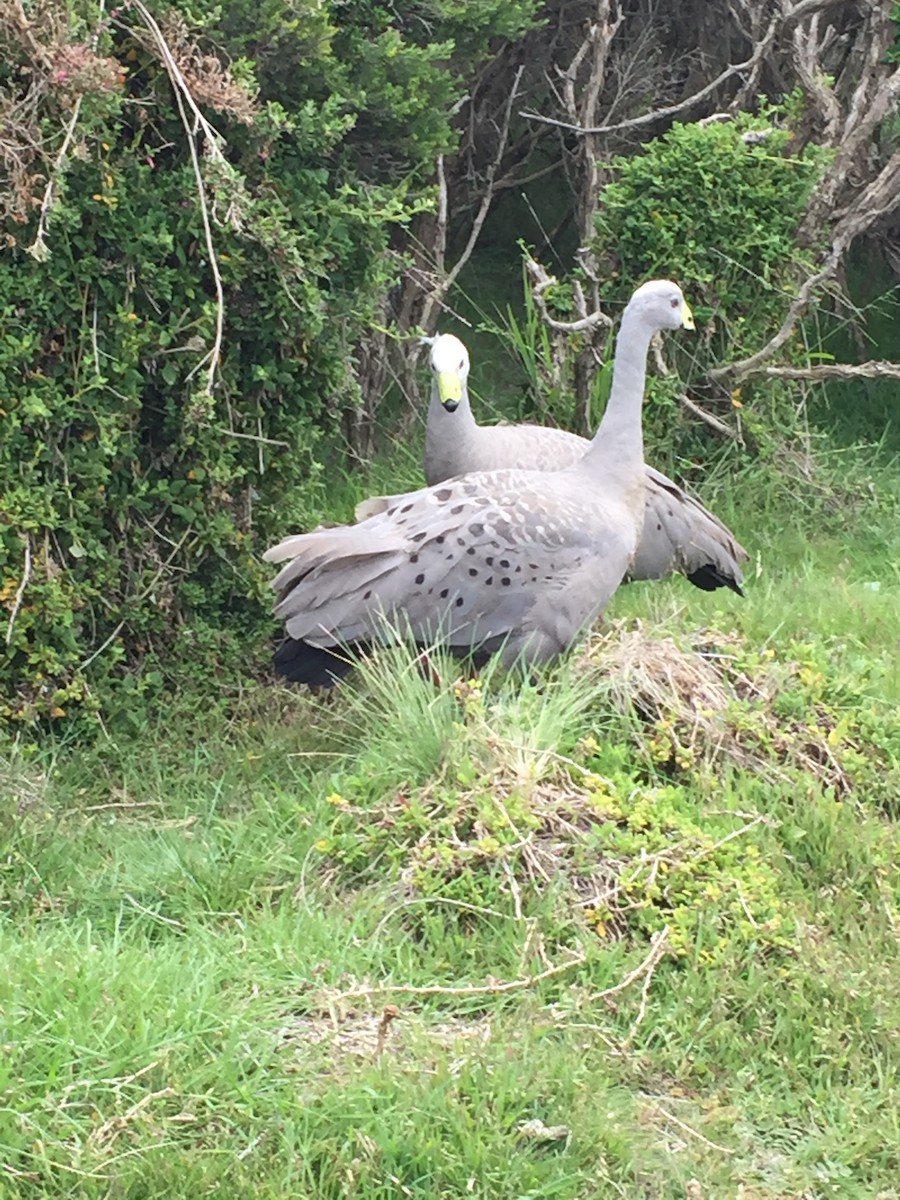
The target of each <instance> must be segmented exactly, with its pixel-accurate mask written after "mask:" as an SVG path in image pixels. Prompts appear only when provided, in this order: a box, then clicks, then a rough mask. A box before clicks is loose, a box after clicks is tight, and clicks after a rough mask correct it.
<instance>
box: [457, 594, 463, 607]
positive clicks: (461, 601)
mask: <svg viewBox="0 0 900 1200" xmlns="http://www.w3.org/2000/svg"><path fill="white" fill-rule="evenodd" d="M462 606H463V598H462V596H457V597H456V607H457V608H462Z"/></svg>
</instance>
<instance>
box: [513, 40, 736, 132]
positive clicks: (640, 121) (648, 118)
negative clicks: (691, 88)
mask: <svg viewBox="0 0 900 1200" xmlns="http://www.w3.org/2000/svg"><path fill="white" fill-rule="evenodd" d="M753 61H754V60H753V58H748V59H747V61H746V62H742V63H735V64H733V65H732V66H730V67H726V69H725V70H724V71H722V72H721V74H719V75H717V76H716V78H715V79H714V80H713V81H712V83H708V84H707V85H706V87H702V88H701V89H700V90H699V92H694V94H693V95H692V96H688V97H687V99H685V100H680V101H679V102H678V104H670V105H668V106H666V107H665V108H656V109H654V110H653V112H649V113H644V115H643V116H641V117H630V118H629V119H628V120H627V121H617V122H615V123H614V124H612V125H596V126H592V127H589V128H585V127H584V126H581V125H573V124H572V123H571V122H569V121H557V120H555V119H554V118H553V117H543V116H541V115H540V113H533V112H527V111H523V112H520V113H519V116H520V117H524V118H525V120H526V121H539V122H540V123H541V124H543V125H553V126H554V127H555V128H557V129H566V130H569V131H570V132H571V133H577V134H579V135H582V136H583V135H585V134H600V133H615V132H617V131H618V130H620V129H637V128H639V127H640V126H641V125H650V124H652V123H653V122H654V121H661V120H662V119H663V118H666V117H677V116H680V115H681V113H683V112H686V111H687V110H688V109H689V108H692V107H693V106H694V105H695V104H699V102H700V101H701V100H705V99H706V97H707V96H710V95H712V93H713V92H714V91H715V90H716V88H718V87H720V86H721V85H722V84H723V83H724V82H725V81H726V79H730V78H731V76H732V75H737V74H738V73H739V72H741V71H746V70H747V68H748V67H750V66H751V65H752V64H753Z"/></svg>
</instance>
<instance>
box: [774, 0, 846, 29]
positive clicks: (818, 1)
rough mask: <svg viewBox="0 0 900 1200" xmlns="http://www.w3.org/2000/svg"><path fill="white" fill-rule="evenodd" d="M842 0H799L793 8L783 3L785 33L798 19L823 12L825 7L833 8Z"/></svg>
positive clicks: (804, 18) (802, 19)
mask: <svg viewBox="0 0 900 1200" xmlns="http://www.w3.org/2000/svg"><path fill="white" fill-rule="evenodd" d="M842 2H843V0H800V3H799V4H795V5H794V7H793V8H789V7H788V5H787V4H785V6H784V7H785V9H786V10H787V11H786V14H785V18H784V25H783V26H782V28H783V29H784V31H785V33H788V32H790V30H791V28H792V27H793V26H794V25H796V24H797V23H798V21H805V20H806V18H807V17H811V16H812V15H813V13H819V12H823V11H824V10H825V9H826V8H834V7H835V6H836V5H837V4H841V3H842Z"/></svg>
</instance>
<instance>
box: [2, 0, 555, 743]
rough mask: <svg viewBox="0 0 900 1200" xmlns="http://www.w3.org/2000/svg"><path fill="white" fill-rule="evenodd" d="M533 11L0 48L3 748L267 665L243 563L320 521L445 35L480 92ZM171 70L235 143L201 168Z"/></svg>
mask: <svg viewBox="0 0 900 1200" xmlns="http://www.w3.org/2000/svg"><path fill="white" fill-rule="evenodd" d="M533 9H534V5H533V3H528V2H527V0H522V2H520V3H517V4H514V5H512V6H508V5H507V6H504V7H503V8H502V9H501V7H500V6H499V5H494V6H488V7H487V8H485V7H484V6H482V5H481V4H477V3H473V0H453V2H452V3H447V4H444V5H439V6H438V7H437V9H435V10H434V11H431V10H429V21H428V22H424V21H422V20H419V19H418V18H417V17H416V14H409V13H407V14H405V15H404V16H403V17H401V16H398V15H397V14H396V13H395V12H394V11H393V10H388V9H387V8H385V7H383V6H380V5H377V4H369V3H359V4H334V5H326V6H321V5H314V4H309V5H301V8H300V9H297V8H296V7H295V8H294V9H292V10H291V13H290V15H289V16H286V14H285V10H284V9H283V6H279V5H275V4H271V3H267V4H263V5H262V6H260V5H257V4H255V3H253V4H251V3H247V2H244V3H237V4H231V5H228V6H227V7H226V9H225V10H224V11H223V10H219V9H218V8H216V7H214V6H213V7H211V8H210V9H209V11H208V12H204V13H199V12H197V11H196V10H195V9H194V8H193V7H192V8H191V10H190V13H191V16H190V21H191V25H192V26H193V27H195V28H196V27H198V26H200V25H202V26H203V27H204V28H205V30H206V34H205V35H203V36H200V35H197V34H194V33H192V32H191V29H190V28H189V26H188V23H187V17H186V16H185V17H182V16H181V15H180V14H179V12H178V11H177V10H176V9H172V10H169V11H168V12H166V13H165V14H164V15H160V14H159V13H157V19H158V20H159V29H160V30H161V37H162V42H161V41H160V38H159V37H156V36H155V35H154V29H153V20H152V18H150V17H149V14H148V13H147V10H145V9H144V8H143V6H142V5H140V4H135V5H133V6H132V5H127V4H126V5H125V6H124V7H122V8H119V9H116V10H114V11H113V12H112V14H111V15H110V17H109V18H104V17H103V16H102V13H101V12H100V10H97V9H94V8H92V7H91V6H90V5H81V6H80V7H79V6H75V8H74V9H70V8H67V7H65V6H62V5H58V4H56V3H55V2H54V3H50V4H49V5H48V6H46V7H45V9H44V10H42V13H41V19H40V21H38V20H37V19H36V18H35V19H34V20H33V22H32V24H31V25H30V26H23V27H19V26H17V25H16V24H15V23H13V24H9V25H7V26H6V27H5V28H4V30H3V32H2V33H0V41H2V50H3V54H2V60H3V62H4V64H5V65H4V66H3V67H2V68H0V74H2V77H0V88H2V93H0V105H2V115H3V116H4V118H6V119H7V128H8V130H9V131H10V132H11V134H12V135H13V141H12V142H11V143H10V144H9V145H6V144H4V147H3V148H2V153H3V154H4V156H5V159H6V166H8V167H9V168H10V170H9V172H8V181H7V184H6V185H5V187H4V189H3V197H2V205H0V219H3V220H4V231H3V232H4V237H5V243H6V254H5V256H4V258H3V260H2V261H0V313H2V329H0V422H2V425H0V496H2V499H0V605H2V609H0V611H2V614H3V616H4V622H3V624H4V630H3V632H4V633H5V634H6V635H7V643H8V653H7V654H6V655H5V656H4V659H3V663H2V666H0V690H2V695H3V697H4V698H3V699H2V700H0V720H6V719H12V720H16V719H19V720H21V719H28V718H31V717H34V716H50V717H57V718H60V717H63V716H65V715H67V714H70V715H71V713H73V712H75V711H79V710H81V709H83V706H87V707H88V708H90V707H92V706H97V705H101V704H104V705H105V704H106V702H107V700H108V698H109V696H110V695H111V694H112V693H111V691H110V689H111V688H112V687H113V685H116V686H119V685H124V686H126V687H128V688H131V689H134V688H141V689H146V688H147V687H148V686H149V687H154V686H156V684H158V683H159V681H160V680H159V676H158V675H156V674H154V672H153V671H152V670H151V669H150V666H151V665H152V664H153V663H154V662H157V663H163V662H165V663H167V664H168V666H169V667H172V668H173V669H177V666H178V664H179V663H182V664H184V663H188V664H190V667H191V669H192V670H200V669H202V670H206V669H210V668H211V667H214V666H215V664H216V662H218V661H228V660H230V661H240V660H241V659H244V658H245V657H246V654H247V652H248V651H247V648H248V646H250V647H252V646H254V645H256V646H259V644H260V637H259V634H260V633H261V631H262V630H264V629H265V628H266V607H265V605H264V604H263V603H262V601H263V599H264V586H263V575H262V573H261V570H260V567H259V552H260V550H261V548H262V545H263V543H265V542H266V541H268V540H270V539H272V538H273V537H275V536H277V535H278V534H281V533H282V532H283V531H284V530H285V529H286V528H289V527H291V526H295V525H303V524H304V523H306V524H308V523H310V522H314V521H315V520H316V519H317V518H318V510H319V507H320V505H319V503H318V502H319V500H320V496H321V487H322V483H323V475H324V474H325V473H327V472H328V471H329V470H332V469H333V466H332V465H331V464H332V463H333V461H334V458H335V449H336V447H337V446H338V440H339V438H338V435H339V428H340V417H341V414H342V412H343V411H345V410H346V409H347V408H348V407H352V406H353V404H354V403H355V401H356V399H357V395H356V384H355V377H354V371H353V366H354V357H353V355H354V347H355V345H356V344H357V343H358V341H359V339H360V338H361V336H362V335H363V334H364V333H365V331H366V329H367V328H368V327H369V326H370V325H371V323H372V322H373V320H374V319H375V314H376V313H377V312H379V311H380V306H381V303H382V301H383V297H384V295H385V292H386V290H387V289H388V288H389V287H390V285H391V282H392V280H393V279H394V278H395V276H396V273H397V269H398V266H397V264H398V258H397V256H396V254H395V253H394V251H393V249H392V238H394V237H395V234H396V231H398V230H400V229H402V227H403V226H404V224H405V223H406V222H407V221H408V219H409V217H410V216H411V215H412V214H413V213H414V212H415V211H416V210H417V209H418V208H419V207H420V206H422V205H423V204H428V203H430V200H431V197H430V192H429V189H428V180H429V179H430V177H431V175H432V173H433V163H434V159H435V156H436V155H437V154H439V153H440V152H442V151H445V150H447V149H450V148H452V145H453V142H454V136H455V135H454V133H453V131H452V128H451V124H450V114H451V109H452V105H453V102H454V100H455V99H456V98H457V96H458V95H459V94H460V92H461V89H462V86H463V81H462V80H461V78H460V77H459V73H458V71H457V69H456V66H455V63H454V58H453V51H454V37H455V36H457V35H459V34H461V33H462V32H463V31H464V33H465V38H466V44H465V46H464V50H465V59H466V63H467V65H468V66H469V67H470V68H471V67H472V66H474V65H476V64H477V62H478V59H479V56H480V55H483V54H484V52H485V49H486V47H487V46H488V41H489V37H490V36H491V34H492V32H497V33H506V34H515V33H516V32H517V31H518V30H520V29H521V28H523V27H524V26H525V24H526V23H527V22H528V21H529V20H530V18H531V15H532V12H533ZM183 11H184V12H185V13H187V11H188V10H187V8H184V10H183ZM162 43H164V44H162ZM166 48H168V50H169V51H170V52H171V59H172V61H171V62H170V63H169V64H168V67H169V69H167V54H166ZM172 63H174V65H175V69H176V70H177V71H178V72H180V73H181V76H182V78H183V79H184V81H185V84H186V88H187V90H188V91H189V93H190V95H191V96H192V97H193V99H194V100H195V101H196V102H197V104H198V105H199V106H200V108H201V110H202V112H203V113H204V114H205V116H206V117H207V118H209V119H210V120H211V121H212V122H213V124H214V125H215V126H216V127H217V128H218V130H219V131H220V133H221V134H222V135H223V136H222V139H221V141H220V142H217V141H216V139H215V138H214V137H213V136H212V135H211V134H209V133H208V131H207V132H206V133H204V132H203V131H202V130H201V132H200V133H199V134H198V136H197V138H196V149H197V160H196V164H195V163H194V161H193V160H192V155H191V145H190V140H191V139H190V138H189V136H188V134H187V132H186V124H187V125H188V126H190V127H194V128H196V123H195V121H194V114H193V113H192V112H191V111H189V110H187V111H186V112H185V119H184V120H183V119H182V117H181V115H180V112H179V107H178V103H177V102H176V93H175V92H174V91H173V86H172V80H171V74H170V71H171V67H172ZM180 103H181V104H187V103H189V101H188V100H186V99H185V97H184V96H182V98H181V101H180ZM66 131H69V132H70V137H69V140H68V141H66V140H64V134H65V132H66ZM41 145H44V146H47V147H50V149H49V150H48V151H47V152H46V153H45V154H43V155H42V154H40V153H38V152H36V151H35V149H34V147H36V146H41ZM217 145H218V146H219V147H220V148H219V149H217ZM13 168H15V169H13ZM197 171H199V172H200V173H201V175H202V179H203V185H204V186H203V193H205V201H206V206H207V209H208V212H209V217H210V224H211V237H212V242H213V246H214V250H215V257H216V259H217V261H218V268H219V270H220V272H221V289H222V299H223V301H224V305H223V307H224V340H223V345H222V354H221V361H220V363H219V366H218V369H217V371H216V372H215V375H214V376H213V377H210V375H209V372H210V366H211V359H210V354H211V350H212V347H213V344H214V339H215V331H216V319H217V311H218V306H217V289H216V281H215V271H214V267H215V264H214V262H213V260H212V258H211V256H210V254H209V252H208V247H207V237H206V234H205V231H204V221H203V204H202V201H203V195H202V194H201V189H200V188H199V186H198V181H197ZM51 180H52V182H53V188H54V191H53V193H52V194H50V195H49V197H48V198H49V200H50V206H49V209H48V212H49V215H50V217H51V221H50V223H49V226H48V225H47V224H46V222H45V220H44V214H43V213H40V212H39V209H40V206H41V203H42V200H43V199H44V197H45V195H47V192H46V189H47V187H48V184H49V182H50V181H51ZM209 384H212V386H211V387H210V386H208V385H209ZM266 603H267V602H266ZM251 635H252V636H251ZM139 667H144V668H146V669H144V670H143V672H142V674H141V676H140V679H138V671H137V668H139ZM167 669H168V668H167Z"/></svg>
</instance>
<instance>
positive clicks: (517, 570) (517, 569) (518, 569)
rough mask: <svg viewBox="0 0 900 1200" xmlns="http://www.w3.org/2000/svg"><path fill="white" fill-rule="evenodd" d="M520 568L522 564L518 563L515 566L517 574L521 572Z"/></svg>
mask: <svg viewBox="0 0 900 1200" xmlns="http://www.w3.org/2000/svg"><path fill="white" fill-rule="evenodd" d="M521 570H522V564H521V563H519V565H518V566H517V567H516V574H517V575H518V574H519V573H520V572H521Z"/></svg>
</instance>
